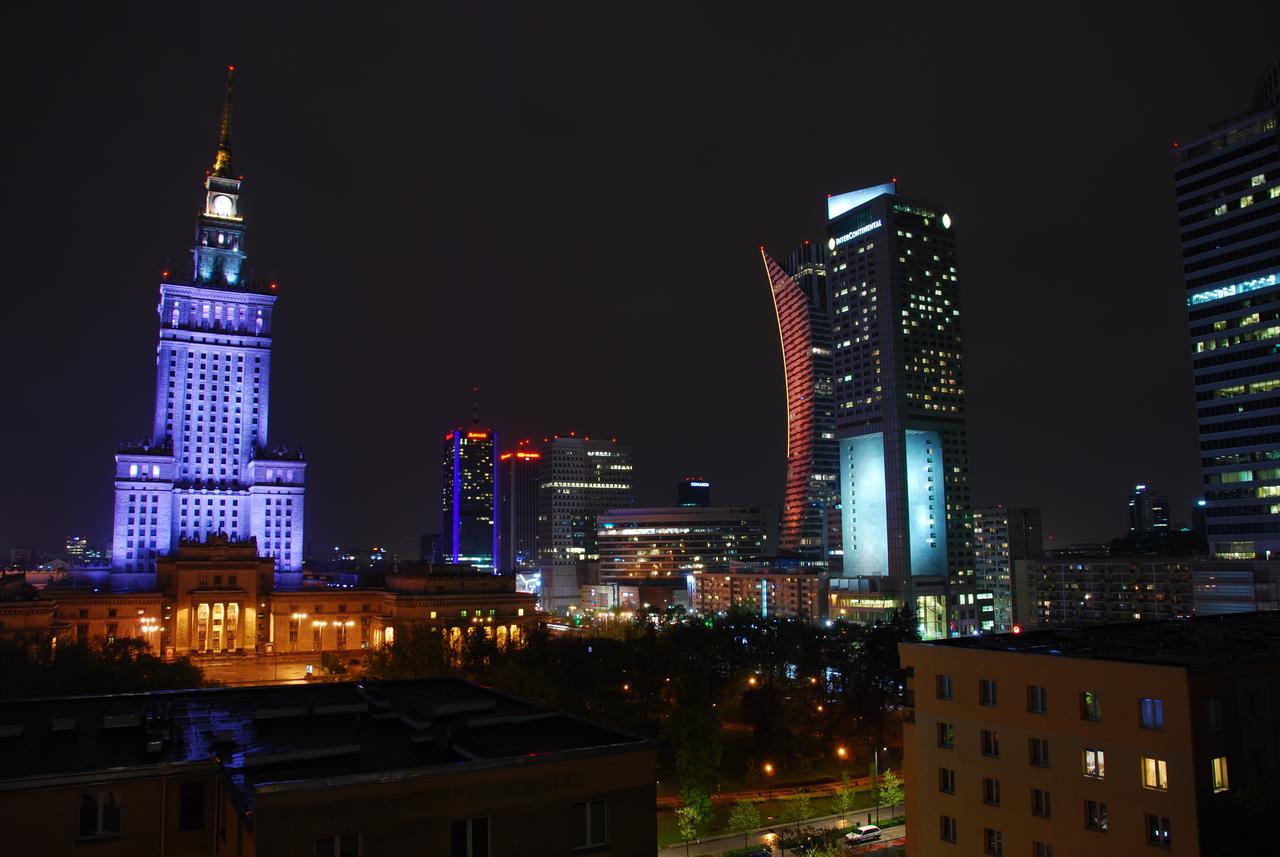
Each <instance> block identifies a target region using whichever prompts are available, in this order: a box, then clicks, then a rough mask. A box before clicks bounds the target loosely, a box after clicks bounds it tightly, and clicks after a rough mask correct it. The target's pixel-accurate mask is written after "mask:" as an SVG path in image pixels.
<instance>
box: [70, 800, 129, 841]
mask: <svg viewBox="0 0 1280 857" xmlns="http://www.w3.org/2000/svg"><path fill="white" fill-rule="evenodd" d="M119 835H120V793H119V792H88V793H85V794H81V795H80V838H81V839H88V838H91V837H95V836H119Z"/></svg>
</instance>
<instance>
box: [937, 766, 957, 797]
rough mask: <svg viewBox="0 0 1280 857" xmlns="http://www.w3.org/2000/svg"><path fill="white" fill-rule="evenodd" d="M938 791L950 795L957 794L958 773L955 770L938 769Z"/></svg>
mask: <svg viewBox="0 0 1280 857" xmlns="http://www.w3.org/2000/svg"><path fill="white" fill-rule="evenodd" d="M938 791H940V792H942V793H943V794H948V795H953V794H955V793H956V772H955V769H954V768H938Z"/></svg>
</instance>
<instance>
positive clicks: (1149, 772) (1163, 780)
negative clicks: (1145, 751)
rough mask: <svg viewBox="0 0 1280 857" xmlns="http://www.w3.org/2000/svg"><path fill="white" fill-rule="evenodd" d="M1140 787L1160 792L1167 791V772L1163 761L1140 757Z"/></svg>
mask: <svg viewBox="0 0 1280 857" xmlns="http://www.w3.org/2000/svg"><path fill="white" fill-rule="evenodd" d="M1142 787H1143V788H1146V789H1156V790H1158V791H1162V792H1163V791H1168V790H1169V771H1168V769H1167V766H1166V765H1165V761H1164V759H1150V758H1147V757H1146V756H1143V757H1142Z"/></svg>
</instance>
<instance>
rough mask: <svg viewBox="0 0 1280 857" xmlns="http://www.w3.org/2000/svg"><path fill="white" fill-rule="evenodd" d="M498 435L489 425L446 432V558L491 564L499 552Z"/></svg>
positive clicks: (443, 498) (443, 499)
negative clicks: (497, 502)
mask: <svg viewBox="0 0 1280 857" xmlns="http://www.w3.org/2000/svg"><path fill="white" fill-rule="evenodd" d="M497 448H498V446H497V437H496V436H495V434H494V432H492V431H490V430H489V429H487V428H480V427H478V426H476V425H472V426H470V427H468V428H462V427H459V428H455V429H454V430H453V431H451V432H449V433H448V434H446V435H445V436H444V456H443V461H442V463H443V465H444V479H443V486H442V488H443V490H442V492H441V493H442V496H441V509H442V512H443V524H442V526H443V538H442V541H443V543H444V560H445V562H453V563H465V564H468V565H474V566H475V567H476V568H483V569H493V568H494V562H495V559H496V558H497V556H498V546H497V538H498V530H497V527H496V521H497V517H498V509H497V504H496V498H497V490H496V489H497V463H498V460H497V454H496V453H497Z"/></svg>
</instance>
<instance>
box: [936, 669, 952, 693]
mask: <svg viewBox="0 0 1280 857" xmlns="http://www.w3.org/2000/svg"><path fill="white" fill-rule="evenodd" d="M936 679H937V686H938V699H950V698H951V676H949V675H941V674H939V675H938V676H937V677H936Z"/></svg>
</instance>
